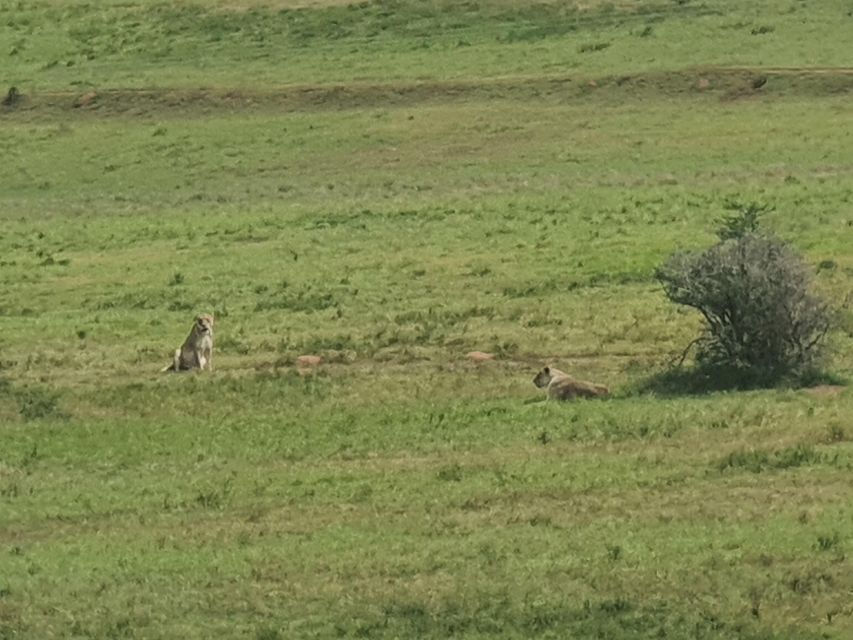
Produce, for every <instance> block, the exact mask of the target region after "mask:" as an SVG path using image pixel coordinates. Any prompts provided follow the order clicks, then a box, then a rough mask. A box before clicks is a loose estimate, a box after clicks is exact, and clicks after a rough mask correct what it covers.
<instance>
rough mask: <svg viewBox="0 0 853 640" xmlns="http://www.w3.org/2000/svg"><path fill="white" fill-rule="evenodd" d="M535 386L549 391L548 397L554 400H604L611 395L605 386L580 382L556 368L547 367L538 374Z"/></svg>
mask: <svg viewBox="0 0 853 640" xmlns="http://www.w3.org/2000/svg"><path fill="white" fill-rule="evenodd" d="M533 384H535V385H536V386H537V387H539V388H540V389H547V390H548V397H549V398H551V399H552V400H574V399H575V398H603V397H604V396H606V395H607V394H609V393H610V390H609V389H608V388H607V387H605V386H604V385H603V384H595V383H593V382H585V381H583V380H578V379H576V378H573V377H572V376H570V375H569V374H568V373H564V372H562V371H560V370H559V369H555V368H554V367H545V368H544V369H542V371H540V372H539V373H537V374H536V377H535V378H533Z"/></svg>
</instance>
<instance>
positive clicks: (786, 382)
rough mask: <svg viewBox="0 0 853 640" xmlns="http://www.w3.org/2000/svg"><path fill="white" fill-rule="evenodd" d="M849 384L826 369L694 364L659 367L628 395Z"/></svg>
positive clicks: (704, 392) (630, 390) (670, 395)
mask: <svg viewBox="0 0 853 640" xmlns="http://www.w3.org/2000/svg"><path fill="white" fill-rule="evenodd" d="M847 384H848V381H847V380H846V379H844V378H841V377H839V376H838V375H836V374H833V373H828V372H826V371H817V370H816V371H808V372H806V373H803V374H800V375H798V376H767V375H757V374H755V373H752V372H749V371H744V370H742V369H736V368H733V367H722V366H708V365H705V366H702V365H693V366H687V367H672V368H668V369H663V370H661V371H656V372H654V373H652V374H650V375H649V376H647V377H645V378H643V379H642V380H639V381H638V382H637V383H636V384H634V385H632V387H631V388H630V389H629V390H628V394H627V395H634V396H636V395H650V394H651V395H657V396H664V397H678V396H703V395H708V394H711V393H720V392H724V391H755V390H760V389H806V388H809V387H816V386H819V385H837V386H847Z"/></svg>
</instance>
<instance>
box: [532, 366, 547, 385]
mask: <svg viewBox="0 0 853 640" xmlns="http://www.w3.org/2000/svg"><path fill="white" fill-rule="evenodd" d="M533 384H535V385H536V386H537V387H539V388H540V389H544V388H545V387H547V386H548V385H549V384H551V367H545V368H544V369H542V371H540V372H539V373H537V374H536V377H535V378H533Z"/></svg>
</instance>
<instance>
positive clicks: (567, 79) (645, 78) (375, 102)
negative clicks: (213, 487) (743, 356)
mask: <svg viewBox="0 0 853 640" xmlns="http://www.w3.org/2000/svg"><path fill="white" fill-rule="evenodd" d="M851 92H853V67H837V68H830V67H814V68H809V67H803V68H795V67H770V68H753V67H707V68H703V67H697V68H691V69H683V70H677V71H664V72H652V73H636V74H624V75H619V76H604V77H596V78H591V77H576V76H567V75H555V76H535V77H526V76H521V77H519V76H513V77H494V78H485V79H477V80H436V81H420V82H408V81H400V82H388V83H363V82H361V83H346V84H320V85H287V86H282V87H265V88H262V89H252V88H246V87H242V88H234V89H231V88H216V89H184V88H178V89H174V88H165V89H157V88H153V89H98V88H92V89H87V90H81V91H78V92H69V91H57V92H37V93H27V92H26V90H25V89H20V96H19V98H18V99H17V100H16V102H15V104H14V106H7V107H2V108H0V117H2V116H7V117H8V116H9V115H11V114H13V113H24V114H25V113H35V114H38V113H42V112H45V113H50V112H57V111H59V112H63V111H64V112H74V113H80V114H84V113H97V114H99V115H101V116H109V115H123V114H126V115H145V114H148V113H157V114H168V113H169V112H176V113H181V112H186V111H198V110H200V111H203V112H204V111H210V112H215V111H251V110H269V109H274V110H277V111H282V110H283V111H312V110H318V109H355V108H371V107H404V106H414V105H418V104H430V103H438V104H440V103H448V102H464V101H469V100H474V101H477V100H508V101H514V100H543V101H552V102H556V103H560V102H569V101H575V100H585V99H601V100H605V101H606V100H608V99H612V100H619V101H624V100H625V99H626V98H627V99H636V100H643V99H654V98H656V97H657V98H659V97H661V96H667V97H676V96H689V95H699V94H705V95H707V96H710V97H713V98H716V99H723V100H736V99H742V98H749V97H754V96H766V97H774V96H775V97H782V96H787V95H812V96H821V95H836V94H847V93H851Z"/></svg>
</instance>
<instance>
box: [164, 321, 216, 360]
mask: <svg viewBox="0 0 853 640" xmlns="http://www.w3.org/2000/svg"><path fill="white" fill-rule="evenodd" d="M205 368H206V369H208V370H210V371H213V316H212V315H209V314H206V313H203V314H201V315H200V316H196V319H195V324H193V328H192V331H190V335H189V336H187V339H186V340H184V344H182V345H181V348H180V349H175V356H174V358H173V359H172V364H170V365H169V366H167V367H166V368H165V369H163V371H189V370H190V369H205Z"/></svg>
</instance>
